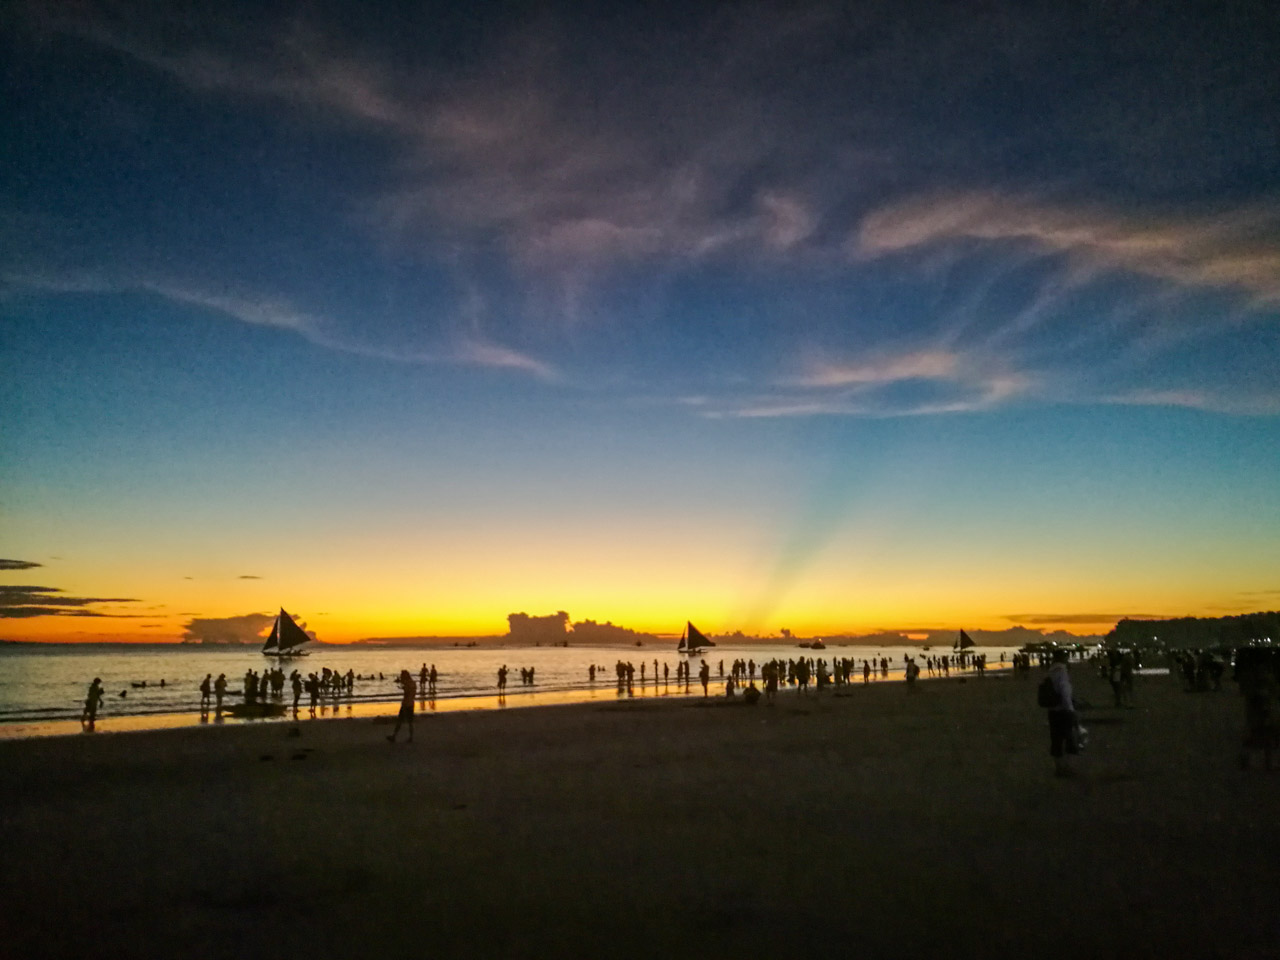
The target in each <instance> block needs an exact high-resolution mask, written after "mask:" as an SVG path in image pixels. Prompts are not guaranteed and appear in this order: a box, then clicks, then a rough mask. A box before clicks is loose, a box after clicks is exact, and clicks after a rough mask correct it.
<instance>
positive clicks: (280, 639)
mask: <svg viewBox="0 0 1280 960" xmlns="http://www.w3.org/2000/svg"><path fill="white" fill-rule="evenodd" d="M310 642H311V637H310V636H309V635H308V634H307V632H306V631H305V630H303V629H302V628H301V627H300V626H298V625H297V624H296V623H294V622H293V617H291V616H289V614H287V613H285V612H284V607H281V608H280V613H279V614H278V615H277V616H276V622H275V623H273V624H272V625H271V636H269V637H267V642H266V643H264V644H263V645H262V653H263V655H264V656H268V657H280V658H282V659H283V658H286V657H305V656H306V655H307V652H306V651H305V650H301V649H299V648H300V647H301V646H302V645H303V644H304V643H310Z"/></svg>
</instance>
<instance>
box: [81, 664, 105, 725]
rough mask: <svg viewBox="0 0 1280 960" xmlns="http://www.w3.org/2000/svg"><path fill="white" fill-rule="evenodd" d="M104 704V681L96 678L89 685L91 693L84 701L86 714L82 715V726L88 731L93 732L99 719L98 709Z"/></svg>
mask: <svg viewBox="0 0 1280 960" xmlns="http://www.w3.org/2000/svg"><path fill="white" fill-rule="evenodd" d="M101 703H102V679H101V678H100V677H94V678H93V683H91V684H89V692H88V694H87V695H86V696H85V699H84V712H82V713H81V714H80V724H81V726H83V727H84V728H85V729H86V730H92V729H93V725H94V722H95V721H96V720H97V719H98V707H99V705H100V704H101Z"/></svg>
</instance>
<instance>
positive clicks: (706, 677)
mask: <svg viewBox="0 0 1280 960" xmlns="http://www.w3.org/2000/svg"><path fill="white" fill-rule="evenodd" d="M698 679H699V680H701V681H702V695H703V696H704V697H705V696H708V695H709V694H708V693H707V683H708V681H710V680H711V668H710V667H709V666H707V661H705V660H703V661H702V666H701V667H699V668H698Z"/></svg>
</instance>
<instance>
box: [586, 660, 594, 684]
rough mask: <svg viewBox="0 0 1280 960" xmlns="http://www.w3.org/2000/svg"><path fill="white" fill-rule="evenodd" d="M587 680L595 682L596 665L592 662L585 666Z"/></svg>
mask: <svg viewBox="0 0 1280 960" xmlns="http://www.w3.org/2000/svg"><path fill="white" fill-rule="evenodd" d="M587 680H588V681H589V682H591V683H595V682H596V665H595V664H594V663H593V664H591V666H589V667H587Z"/></svg>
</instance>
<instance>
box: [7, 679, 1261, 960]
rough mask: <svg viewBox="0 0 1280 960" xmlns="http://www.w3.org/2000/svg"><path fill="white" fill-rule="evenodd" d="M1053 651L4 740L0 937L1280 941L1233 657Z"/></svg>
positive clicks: (647, 942) (1088, 947) (172, 941)
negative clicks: (857, 676) (836, 680)
mask: <svg viewBox="0 0 1280 960" xmlns="http://www.w3.org/2000/svg"><path fill="white" fill-rule="evenodd" d="M1075 674H1076V677H1077V682H1078V688H1079V693H1080V694H1081V695H1082V696H1083V697H1084V698H1085V699H1087V700H1089V701H1091V702H1092V703H1094V704H1097V705H1099V708H1098V709H1094V710H1090V711H1087V712H1086V714H1085V722H1086V725H1088V726H1089V727H1090V730H1091V741H1090V743H1089V746H1088V749H1087V752H1086V755H1085V756H1084V757H1082V758H1080V759H1081V762H1080V765H1079V769H1080V775H1079V776H1078V777H1076V778H1074V779H1070V780H1059V779H1055V778H1054V777H1053V776H1052V764H1051V761H1050V758H1049V757H1048V755H1047V733H1046V729H1045V726H1046V725H1045V719H1044V714H1043V711H1040V710H1038V709H1036V708H1035V706H1034V702H1035V678H1036V677H1038V675H1039V674H1038V673H1037V674H1034V675H1033V678H1032V679H1031V680H1029V681H1020V680H1016V679H1014V678H1011V677H998V678H997V677H988V678H986V679H981V680H980V679H976V678H972V679H968V680H967V681H965V682H958V681H956V680H950V681H937V682H929V683H922V684H921V685H920V688H919V689H918V690H917V692H915V693H914V694H912V693H909V692H908V691H907V689H906V687H905V686H904V685H902V684H881V685H875V684H873V685H871V686H869V687H863V686H862V685H861V684H859V685H857V686H855V687H854V688H852V689H851V690H850V691H848V695H846V696H832V695H830V694H824V695H823V696H822V697H820V698H819V697H815V696H809V697H798V696H796V695H795V694H794V693H785V694H783V695H782V696H781V697H780V698H779V700H778V703H777V705H776V706H775V707H773V708H769V707H766V706H763V705H761V706H758V707H755V708H746V707H732V708H731V707H727V706H720V705H714V706H708V705H703V704H702V703H701V702H699V701H693V702H691V701H683V700H661V699H658V700H654V699H649V700H638V701H629V702H628V701H623V702H608V701H605V702H600V703H591V704H580V705H573V706H559V707H547V708H543V709H530V710H510V711H502V712H464V713H444V714H436V715H426V716H420V717H419V720H418V723H417V730H416V737H417V742H416V743H414V744H413V745H406V744H403V743H401V744H397V745H394V746H393V745H391V744H388V743H387V742H386V740H385V739H384V737H385V735H386V734H387V733H388V732H389V730H390V727H389V726H387V725H385V724H383V723H378V722H375V721H374V720H371V719H369V718H356V719H351V720H342V721H331V722H326V723H315V724H305V723H304V724H300V725H298V727H299V729H300V731H301V735H300V736H297V737H291V736H289V735H288V733H289V730H290V728H291V727H292V726H293V725H291V724H273V725H263V726H239V727H221V728H218V727H204V728H195V729H190V728H189V729H181V730H165V731H154V732H145V733H130V734H120V735H114V736H89V737H69V738H47V739H41V740H28V741H8V742H0V770H3V778H2V784H0V814H2V817H3V820H2V823H0V827H2V831H0V832H2V834H3V837H4V843H5V855H4V857H3V858H0V898H2V899H0V903H3V904H4V909H3V911H0V953H2V954H3V955H5V956H15V957H17V956H31V957H34V956H73V955H79V956H83V955H97V956H113V957H119V956H157V955H175V956H197V957H206V956H207V957H235V956H268V955H286V954H287V955H302V956H306V955H311V954H324V955H341V954H343V953H346V954H349V955H351V956H355V957H359V956H371V955H386V954H387V952H388V951H389V950H401V951H408V950H412V951H415V952H421V953H423V954H424V955H427V956H469V957H489V956H494V957H522V956H527V957H543V956H620V955H621V956H659V955H667V956H671V955H675V956H730V955H740V954H748V955H750V954H754V953H757V952H759V953H762V954H765V955H769V954H772V955H777V956H797V955H802V954H803V955H812V954H813V952H814V951H815V950H823V951H826V952H829V953H832V954H834V955H841V954H843V953H846V952H848V953H854V954H855V955H858V956H873V957H874V956H927V955H930V954H935V953H937V954H941V955H944V956H946V957H948V958H951V957H998V956H1017V957H1031V958H1054V957H1063V958H1066V957H1072V958H1079V957H1081V956H1126V957H1170V956H1196V957H1211V956H1223V957H1264V956H1266V957H1270V956H1274V955H1275V953H1274V950H1275V944H1276V942H1277V937H1278V936H1280V921H1278V919H1277V918H1278V917H1280V912H1277V910H1276V909H1275V903H1276V901H1277V894H1280V856H1278V854H1280V838H1278V837H1277V831H1276V830H1275V820H1276V816H1277V813H1280V772H1275V773H1271V774H1266V773H1263V772H1261V771H1260V770H1256V769H1255V770H1252V771H1247V772H1246V771H1241V770H1240V769H1239V767H1238V764H1237V758H1238V744H1239V735H1240V728H1241V721H1242V717H1243V709H1242V707H1241V704H1240V699H1239V697H1238V695H1237V694H1236V692H1235V688H1234V685H1231V684H1228V685H1226V686H1224V689H1223V690H1222V691H1221V692H1218V693H1209V694H1199V695H1186V694H1183V693H1182V692H1181V691H1180V690H1179V689H1178V687H1177V685H1176V684H1175V683H1174V682H1173V681H1172V680H1170V679H1169V678H1167V677H1142V678H1139V686H1138V690H1137V702H1138V708H1137V709H1135V710H1113V709H1110V708H1105V709H1104V708H1102V706H1101V705H1103V704H1106V703H1109V702H1110V693H1109V690H1108V689H1106V688H1105V685H1104V684H1102V683H1101V682H1100V681H1094V680H1091V679H1087V678H1084V677H1083V676H1082V674H1083V670H1082V668H1076V670H1075ZM391 710H392V708H390V707H389V708H388V713H390V712H391ZM388 719H389V718H388ZM402 736H403V734H402Z"/></svg>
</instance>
